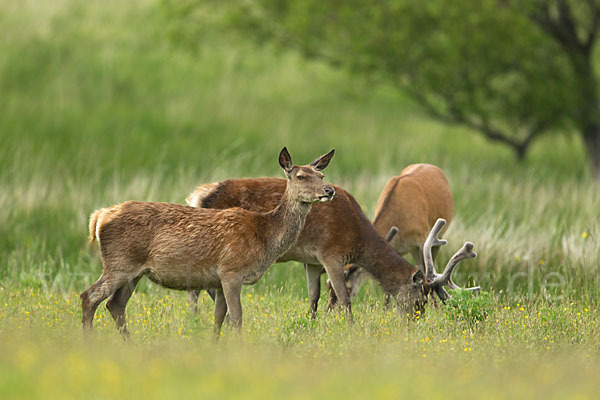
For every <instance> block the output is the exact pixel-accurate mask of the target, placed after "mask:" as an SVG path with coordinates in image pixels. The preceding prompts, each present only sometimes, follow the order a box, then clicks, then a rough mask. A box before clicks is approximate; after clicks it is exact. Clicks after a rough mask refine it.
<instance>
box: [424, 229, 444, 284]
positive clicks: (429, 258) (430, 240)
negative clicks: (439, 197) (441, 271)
mask: <svg viewBox="0 0 600 400" xmlns="http://www.w3.org/2000/svg"><path fill="white" fill-rule="evenodd" d="M444 225H446V220H445V219H443V218H438V220H437V221H435V225H433V228H431V231H430V232H429V236H427V240H425V244H423V263H424V264H425V271H424V272H425V277H426V278H427V280H428V281H433V280H435V278H436V277H437V275H438V274H437V272H435V266H434V265H433V255H432V254H431V248H432V247H433V246H443V245H445V244H446V243H448V242H447V241H446V240H444V239H440V238H439V237H438V236H439V235H440V232H441V231H442V229H443V228H444Z"/></svg>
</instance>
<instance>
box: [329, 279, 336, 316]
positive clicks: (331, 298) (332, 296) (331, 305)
mask: <svg viewBox="0 0 600 400" xmlns="http://www.w3.org/2000/svg"><path fill="white" fill-rule="evenodd" d="M327 291H328V292H329V304H328V305H327V311H331V310H333V308H334V307H335V306H337V302H338V298H337V296H336V295H335V290H333V285H332V284H331V281H330V280H329V279H327Z"/></svg>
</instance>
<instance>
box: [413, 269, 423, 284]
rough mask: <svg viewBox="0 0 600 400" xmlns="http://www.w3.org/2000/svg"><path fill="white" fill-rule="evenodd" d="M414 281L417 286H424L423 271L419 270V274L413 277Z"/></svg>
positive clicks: (416, 273)
mask: <svg viewBox="0 0 600 400" xmlns="http://www.w3.org/2000/svg"><path fill="white" fill-rule="evenodd" d="M412 280H413V282H414V283H416V284H417V285H422V284H423V282H425V277H424V276H423V271H421V270H418V271H417V272H415V273H414V274H413V276H412Z"/></svg>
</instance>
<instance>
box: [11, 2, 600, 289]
mask: <svg viewBox="0 0 600 400" xmlns="http://www.w3.org/2000/svg"><path fill="white" fill-rule="evenodd" d="M599 20H600V4H598V2H596V1H593V0H590V1H568V0H564V1H559V0H557V1H552V0H547V1H541V0H540V1H538V0H531V1H519V2H516V1H510V0H502V1H500V0H494V1H492V0H484V1H480V2H477V4H474V3H473V2H471V1H463V0H459V1H450V0H435V1H428V2H426V3H421V2H413V1H408V0H407V1H398V2H387V1H382V2H375V3H374V2H368V1H358V0H353V1H344V2H338V1H334V2H326V4H323V2H320V1H313V0H303V1H301V2H296V1H285V0H278V1H273V0H259V1H239V2H238V1H227V2H220V1H219V2H216V1H215V2H213V1H200V0H184V1H176V0H132V1H128V2H117V1H112V0H108V1H86V2H79V1H72V0H54V1H42V2H40V1H19V2H15V1H7V0H1V1H0V26H2V34H1V35H0V110H1V111H0V143H1V146H0V165H1V168H0V260H1V261H0V280H2V281H4V282H13V283H16V284H25V285H33V286H39V285H42V284H47V283H48V282H46V283H44V282H42V281H41V280H40V279H41V278H40V276H43V277H44V278H43V279H48V280H49V282H50V284H51V283H52V281H53V280H54V279H55V277H56V276H58V275H59V274H63V276H68V275H69V274H71V276H73V274H77V273H81V272H85V273H90V274H91V276H98V274H99V272H100V270H101V266H100V261H99V259H98V257H97V256H96V255H94V254H92V253H90V252H89V251H88V248H87V246H86V240H87V232H86V230H87V219H88V216H89V214H90V213H91V212H92V211H93V210H95V209H97V208H100V207H104V206H108V205H111V204H114V203H117V202H121V201H125V200H129V199H137V200H156V201H172V202H178V203H183V202H184V199H185V197H186V196H187V195H188V194H189V193H190V192H191V191H192V190H193V189H194V187H195V186H196V185H198V184H201V183H206V182H209V181H214V180H218V179H224V178H235V177H247V176H281V172H280V169H279V166H278V163H277V155H278V152H279V150H280V149H281V148H282V147H283V146H287V147H288V149H289V150H290V152H291V154H292V156H293V158H294V161H296V162H298V163H305V162H309V161H311V160H312V159H314V158H315V157H316V156H317V155H318V154H323V153H325V152H326V151H328V150H329V149H331V148H335V149H336V155H335V158H334V159H333V161H332V163H331V165H330V167H329V168H328V169H327V171H326V172H327V177H326V179H327V180H328V181H330V182H332V183H335V184H337V185H340V186H343V187H344V188H346V189H347V190H348V191H350V192H351V193H352V194H353V195H354V196H355V197H356V198H357V200H358V201H359V203H360V204H361V205H362V207H363V210H364V211H365V213H366V214H367V216H369V217H372V216H373V211H374V208H375V203H376V200H377V198H378V196H379V194H380V192H381V190H382V188H383V186H384V184H385V182H386V181H387V180H388V179H389V178H390V177H392V176H394V175H398V174H399V173H400V171H402V169H403V168H404V167H405V166H407V165H409V164H411V163H416V162H427V163H432V164H435V165H437V166H439V167H441V168H442V169H443V170H444V172H445V173H446V175H447V177H448V180H449V182H450V186H451V188H452V191H453V194H454V198H455V203H456V206H455V219H454V221H453V222H452V225H451V226H450V229H449V231H448V233H447V235H446V237H447V238H448V240H449V245H448V246H446V248H445V249H443V250H442V252H441V256H440V259H441V261H440V263H443V262H445V261H446V260H447V259H448V258H449V257H450V256H451V255H452V253H453V251H455V250H456V249H457V248H459V247H460V245H461V244H462V243H463V242H464V241H466V240H471V241H473V242H474V243H475V248H476V250H477V251H478V253H479V255H480V256H479V257H478V258H477V259H476V260H474V261H471V262H468V263H464V265H461V271H460V275H459V278H458V279H457V280H459V281H461V282H462V283H465V284H466V283H467V281H468V282H469V283H476V284H480V285H482V286H484V287H486V288H489V289H494V290H495V291H497V292H498V291H506V290H507V289H509V287H512V288H515V290H519V291H521V292H522V293H526V294H533V293H535V294H539V293H540V292H543V293H546V294H552V293H554V294H555V293H565V292H569V293H571V292H577V293H580V294H582V295H585V296H587V295H590V296H591V294H592V293H597V287H598V277H597V267H598V264H599V259H600V257H599V254H598V236H599V235H600V228H599V225H598V215H599V211H600V200H599V199H600V185H599V184H598V179H597V177H598V175H599V173H598V171H599V170H600V167H599V159H600V122H599V118H600V113H599V112H598V107H599V102H598V86H597V82H596V81H597V67H598V56H597V52H595V51H594V49H595V48H596V40H595V39H596V36H597V31H598V25H599V24H600V22H599ZM595 177H596V178H595ZM40 274H41V275H40ZM556 274H558V275H556ZM70 279H74V278H70ZM283 282H286V284H288V285H291V286H292V287H294V288H295V289H294V290H296V291H297V293H298V296H299V297H304V295H305V294H304V291H305V289H304V274H303V270H302V269H301V268H300V267H299V266H297V265H296V266H295V267H294V268H285V267H282V266H278V267H275V268H273V269H272V270H271V272H270V273H269V274H268V276H267V277H266V279H264V280H263V281H261V283H260V284H259V285H267V286H269V285H277V286H280V285H282V284H283ZM549 282H550V283H556V285H554V286H552V289H548V288H549V287H550V286H551V285H547V283H549ZM74 285H75V287H78V288H79V287H80V286H83V285H82V284H81V283H80V282H79V281H76V282H75V283H74ZM370 289H371V290H377V289H375V288H374V286H372V287H371V288H370ZM141 290H145V289H144V288H143V287H142V289H141ZM367 290H369V289H367ZM549 290H550V291H554V292H552V293H549V292H548V291H549Z"/></svg>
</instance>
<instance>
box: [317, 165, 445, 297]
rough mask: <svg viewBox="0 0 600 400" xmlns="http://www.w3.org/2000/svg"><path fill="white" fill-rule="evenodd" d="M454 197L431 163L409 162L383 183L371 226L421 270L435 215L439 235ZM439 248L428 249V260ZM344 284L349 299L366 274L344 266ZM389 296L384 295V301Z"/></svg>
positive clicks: (333, 293) (353, 266)
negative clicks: (429, 250) (426, 242)
mask: <svg viewBox="0 0 600 400" xmlns="http://www.w3.org/2000/svg"><path fill="white" fill-rule="evenodd" d="M453 213H454V200H453V198H452V192H451V191H450V186H449V185H448V181H447V180H446V176H445V175H444V172H443V171H442V170H441V169H440V168H438V167H436V166H435V165H431V164H412V165H409V166H408V167H406V168H404V170H402V172H401V173H400V176H395V177H392V178H390V180H388V182H387V183H386V185H385V187H384V188H383V191H382V192H381V195H380V196H379V200H377V206H376V208H375V217H374V218H373V226H374V227H375V230H376V231H377V232H378V233H379V234H380V235H381V236H382V237H383V236H384V235H386V234H387V236H386V240H387V241H389V242H390V244H391V246H392V247H393V248H394V249H395V250H396V252H398V254H400V255H401V256H402V255H404V254H407V253H410V254H411V255H412V257H413V259H414V260H415V262H416V263H417V267H419V269H420V270H422V271H423V273H425V269H424V265H425V264H424V256H423V254H424V252H423V245H424V244H425V240H426V239H427V236H428V234H429V231H430V230H431V229H432V228H433V226H434V224H435V222H436V221H437V219H438V218H443V219H444V220H445V221H447V223H446V224H445V225H444V226H443V228H442V230H441V231H440V232H439V234H440V235H441V234H443V233H444V232H445V231H446V230H447V229H448V226H449V224H450V221H452V216H453ZM438 250H439V247H437V246H436V247H433V248H432V254H433V255H432V260H433V259H435V256H436V255H437V252H438ZM344 276H345V279H346V286H347V288H348V292H349V294H350V300H352V299H353V298H354V296H356V295H357V294H358V292H359V290H360V288H361V286H362V284H363V283H364V282H365V281H366V280H367V278H368V276H369V274H368V273H366V272H365V270H364V269H362V268H359V267H358V266H357V265H353V264H350V265H348V266H346V268H345V273H344ZM327 286H328V288H329V294H330V303H329V307H330V308H331V307H332V306H333V305H334V304H335V303H336V302H337V299H336V296H335V292H334V291H333V290H332V287H331V284H330V282H329V281H328V282H327ZM388 302H389V298H386V304H387V303H388Z"/></svg>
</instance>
